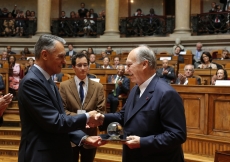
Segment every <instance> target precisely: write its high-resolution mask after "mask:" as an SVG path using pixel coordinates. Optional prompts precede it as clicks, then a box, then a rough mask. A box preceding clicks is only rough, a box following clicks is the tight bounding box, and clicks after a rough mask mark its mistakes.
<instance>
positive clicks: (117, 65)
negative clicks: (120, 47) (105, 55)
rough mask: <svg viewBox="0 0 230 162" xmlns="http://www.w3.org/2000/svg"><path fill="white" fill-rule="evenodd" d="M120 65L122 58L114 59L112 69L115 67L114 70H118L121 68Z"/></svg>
mask: <svg viewBox="0 0 230 162" xmlns="http://www.w3.org/2000/svg"><path fill="white" fill-rule="evenodd" d="M119 65H120V57H118V56H116V57H114V59H113V65H112V67H113V69H117V68H118V67H119Z"/></svg>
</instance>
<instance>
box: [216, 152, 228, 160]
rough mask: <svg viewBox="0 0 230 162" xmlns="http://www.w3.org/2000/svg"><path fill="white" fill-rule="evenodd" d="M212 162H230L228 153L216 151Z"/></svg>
mask: <svg viewBox="0 0 230 162" xmlns="http://www.w3.org/2000/svg"><path fill="white" fill-rule="evenodd" d="M214 162H230V151H216V152H215V161H214Z"/></svg>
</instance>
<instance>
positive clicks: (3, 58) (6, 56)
mask: <svg viewBox="0 0 230 162" xmlns="http://www.w3.org/2000/svg"><path fill="white" fill-rule="evenodd" d="M1 60H2V61H7V60H8V54H7V52H6V51H3V52H2V58H1Z"/></svg>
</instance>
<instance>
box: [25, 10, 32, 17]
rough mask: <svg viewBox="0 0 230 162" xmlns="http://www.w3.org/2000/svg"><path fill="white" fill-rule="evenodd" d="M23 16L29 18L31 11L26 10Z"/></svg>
mask: <svg viewBox="0 0 230 162" xmlns="http://www.w3.org/2000/svg"><path fill="white" fill-rule="evenodd" d="M25 18H27V19H30V18H31V12H30V10H26V15H25Z"/></svg>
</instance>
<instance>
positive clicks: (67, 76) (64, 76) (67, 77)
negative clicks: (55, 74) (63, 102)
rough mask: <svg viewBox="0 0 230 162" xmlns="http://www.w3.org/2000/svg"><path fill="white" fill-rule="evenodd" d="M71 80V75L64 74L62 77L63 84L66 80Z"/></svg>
mask: <svg viewBox="0 0 230 162" xmlns="http://www.w3.org/2000/svg"><path fill="white" fill-rule="evenodd" d="M70 78H71V75H69V74H66V73H65V74H63V76H62V82H63V81H65V80H68V79H70Z"/></svg>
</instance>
